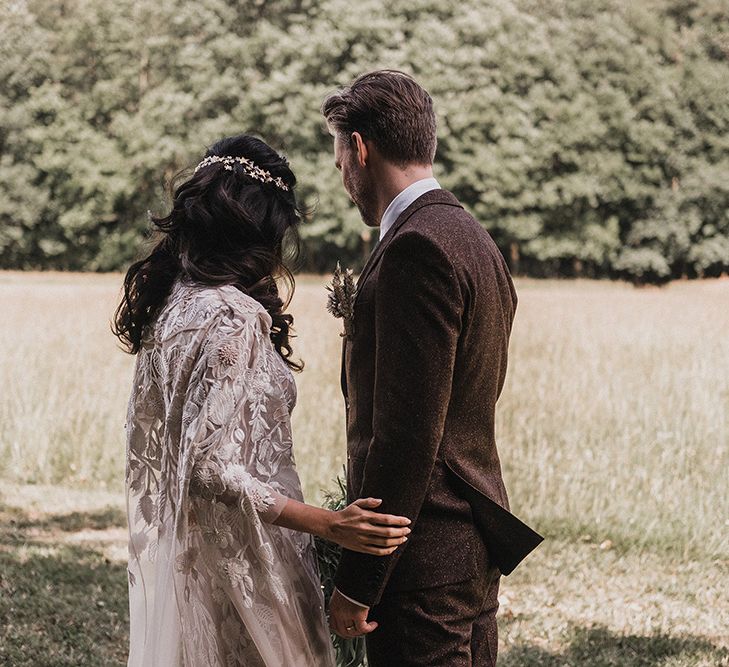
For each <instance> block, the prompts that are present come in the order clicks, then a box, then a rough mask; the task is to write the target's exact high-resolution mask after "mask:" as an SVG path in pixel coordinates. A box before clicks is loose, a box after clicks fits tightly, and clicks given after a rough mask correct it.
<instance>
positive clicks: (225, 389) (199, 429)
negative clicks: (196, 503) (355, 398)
mask: <svg viewBox="0 0 729 667" xmlns="http://www.w3.org/2000/svg"><path fill="white" fill-rule="evenodd" d="M269 323H270V319H269V316H268V314H267V313H264V312H260V313H252V314H248V315H247V316H246V317H244V318H241V317H237V316H235V315H233V314H225V313H224V314H222V315H221V316H219V318H218V320H217V321H216V322H215V323H214V325H213V326H212V327H211V328H210V329H209V332H208V336H207V339H206V341H205V343H204V345H203V347H202V350H201V356H200V358H199V359H198V361H197V363H196V365H195V367H194V369H193V373H192V375H191V377H190V384H189V389H188V397H187V399H188V400H187V401H186V405H185V410H186V412H185V413H184V414H183V424H184V423H185V422H189V424H190V425H189V427H188V432H189V434H190V440H191V444H192V446H191V455H192V460H193V465H192V471H191V477H190V483H189V492H190V495H191V496H198V497H200V498H203V499H206V500H215V501H219V502H224V503H225V504H227V505H231V506H232V505H235V506H238V507H240V508H241V509H242V510H244V511H247V510H249V509H251V510H254V511H256V512H257V513H258V514H259V516H260V518H261V519H262V520H263V521H265V522H266V523H271V522H273V521H274V520H275V519H276V518H277V517H278V515H279V514H280V513H281V511H282V510H283V507H284V505H285V504H286V501H287V497H286V496H285V495H283V494H282V493H280V492H279V491H277V489H276V487H275V483H274V484H271V483H270V482H269V475H268V474H267V472H270V466H268V465H267V464H266V462H265V458H266V455H267V454H268V451H267V450H269V449H270V448H271V447H274V442H275V441H276V436H277V435H278V436H282V435H284V434H285V432H286V429H285V428H283V427H284V426H285V424H281V423H277V420H288V410H287V409H286V408H287V406H286V405H285V402H286V401H285V397H281V396H280V395H279V393H278V392H276V393H273V392H271V391H268V390H269V389H270V388H273V387H274V385H275V384H276V380H277V377H274V376H275V375H277V374H280V368H276V367H274V368H272V367H271V363H270V359H269V357H268V355H267V354H266V346H270V344H271V343H270V340H268V333H267V332H268V327H269ZM277 389H278V388H277ZM275 401H278V402H279V403H280V404H279V405H275V404H274V402H275ZM282 439H283V440H285V441H287V440H288V437H283V438H282ZM282 439H281V438H279V440H278V445H279V447H281V446H285V445H286V444H287V442H282V441H281V440H282Z"/></svg>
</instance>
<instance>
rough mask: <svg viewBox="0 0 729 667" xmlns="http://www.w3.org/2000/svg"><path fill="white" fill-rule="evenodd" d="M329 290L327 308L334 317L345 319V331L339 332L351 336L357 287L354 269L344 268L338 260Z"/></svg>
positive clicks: (347, 336)
mask: <svg viewBox="0 0 729 667" xmlns="http://www.w3.org/2000/svg"><path fill="white" fill-rule="evenodd" d="M326 288H327V291H328V292H329V297H328V298H327V310H328V311H329V312H330V313H331V314H332V315H334V317H341V318H342V320H344V333H341V334H339V335H340V336H344V337H346V338H351V337H352V335H353V334H354V296H355V293H356V291H357V288H356V287H355V285H354V273H353V271H352V269H344V270H342V267H341V266H340V265H339V262H337V268H336V269H335V270H334V277H333V278H332V282H331V285H327V286H326Z"/></svg>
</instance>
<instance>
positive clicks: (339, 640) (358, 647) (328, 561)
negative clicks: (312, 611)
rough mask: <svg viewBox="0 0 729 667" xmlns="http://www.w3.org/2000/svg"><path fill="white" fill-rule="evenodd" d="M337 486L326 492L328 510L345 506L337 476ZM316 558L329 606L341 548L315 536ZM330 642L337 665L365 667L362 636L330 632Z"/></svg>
mask: <svg viewBox="0 0 729 667" xmlns="http://www.w3.org/2000/svg"><path fill="white" fill-rule="evenodd" d="M336 481H337V488H336V489H335V490H334V491H332V492H328V493H326V495H325V496H324V507H325V508H326V509H328V510H332V511H335V512H336V511H338V510H341V509H344V508H345V507H346V506H347V487H346V485H345V482H344V480H343V479H342V478H341V477H337V480H336ZM314 541H315V543H316V553H317V560H318V561H319V575H320V576H321V586H322V589H323V590H324V600H325V603H326V608H329V599H330V598H331V597H332V592H333V591H334V574H335V573H336V571H337V565H339V559H340V557H341V555H342V548H341V547H340V546H339V545H338V544H334V543H333V542H328V541H327V540H324V539H322V538H320V537H315V538H314ZM332 643H333V644H334V650H335V652H336V655H337V665H338V667H366V665H367V660H366V657H365V642H364V638H363V637H351V638H345V637H340V636H338V635H335V634H332Z"/></svg>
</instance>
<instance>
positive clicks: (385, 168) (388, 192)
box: [374, 160, 433, 221]
mask: <svg viewBox="0 0 729 667" xmlns="http://www.w3.org/2000/svg"><path fill="white" fill-rule="evenodd" d="M424 178H433V165H430V164H428V165H422V164H411V165H407V166H405V167H398V166H397V165H394V164H392V163H391V162H387V161H384V160H383V161H381V162H380V163H379V164H378V165H377V172H376V175H375V178H374V190H375V204H376V206H377V215H376V218H375V219H376V220H378V221H380V220H382V215H383V214H384V213H385V210H386V209H387V207H388V206H389V205H390V202H391V201H392V200H393V199H395V197H397V196H398V195H399V194H400V193H401V192H402V191H403V190H404V189H405V188H407V187H408V186H410V185H412V184H413V183H415V182H417V181H421V180H423V179H424Z"/></svg>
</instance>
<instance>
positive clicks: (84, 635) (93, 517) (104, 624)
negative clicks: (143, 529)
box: [0, 505, 128, 667]
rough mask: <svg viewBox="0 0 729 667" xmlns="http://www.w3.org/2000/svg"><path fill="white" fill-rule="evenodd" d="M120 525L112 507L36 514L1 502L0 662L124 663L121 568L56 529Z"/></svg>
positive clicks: (59, 666)
mask: <svg viewBox="0 0 729 667" xmlns="http://www.w3.org/2000/svg"><path fill="white" fill-rule="evenodd" d="M124 522H125V519H124V517H123V515H122V516H120V513H119V512H118V510H116V509H109V510H103V511H101V512H89V513H83V512H73V513H70V514H63V515H55V516H54V515H50V516H43V517H41V518H34V517H31V516H28V515H27V514H26V513H24V512H23V511H22V510H18V509H16V508H8V507H7V506H3V505H0V664H2V665H13V666H17V667H24V666H26V665H27V666H30V665H33V666H36V665H43V666H44V667H66V666H68V667H70V666H71V665H74V666H76V665H88V666H94V667H96V666H99V667H101V666H102V665H103V666H114V665H124V664H125V663H126V649H127V627H128V607H127V577H126V566H125V565H124V564H123V563H117V562H111V561H109V560H108V559H107V558H105V557H104V554H103V552H102V551H101V550H100V549H97V548H94V547H93V546H92V545H89V546H85V545H75V544H74V545H69V544H64V543H63V542H62V541H60V538H62V535H60V534H59V533H67V532H75V531H80V530H103V529H106V528H110V527H119V526H123V525H124ZM39 533H40V534H39ZM54 534H55V535H57V536H58V538H59V541H54V540H53V536H54Z"/></svg>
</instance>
